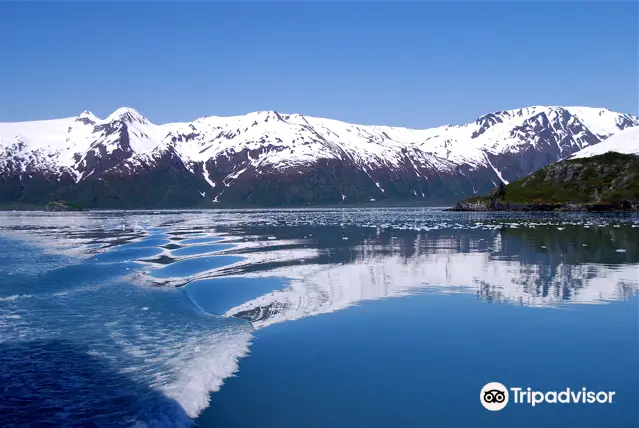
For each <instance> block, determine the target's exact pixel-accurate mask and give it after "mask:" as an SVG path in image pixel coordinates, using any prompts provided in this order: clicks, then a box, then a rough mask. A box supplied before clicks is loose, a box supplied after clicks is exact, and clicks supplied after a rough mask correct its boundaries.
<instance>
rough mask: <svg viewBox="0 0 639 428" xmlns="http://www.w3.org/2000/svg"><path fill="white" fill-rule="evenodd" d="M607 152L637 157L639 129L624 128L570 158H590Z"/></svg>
mask: <svg viewBox="0 0 639 428" xmlns="http://www.w3.org/2000/svg"><path fill="white" fill-rule="evenodd" d="M608 152H617V153H623V154H627V155H639V127H633V128H626V129H624V130H623V131H619V132H618V133H616V134H614V135H612V136H611V137H609V138H606V139H605V140H604V141H602V142H601V143H599V144H597V145H595V146H589V147H586V148H584V149H582V150H579V151H578V152H577V153H575V154H574V155H572V156H571V157H570V158H571V159H579V158H590V157H593V156H597V155H603V154H604V153H608Z"/></svg>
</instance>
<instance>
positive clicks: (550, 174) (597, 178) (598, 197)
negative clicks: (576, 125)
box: [467, 152, 639, 204]
mask: <svg viewBox="0 0 639 428" xmlns="http://www.w3.org/2000/svg"><path fill="white" fill-rule="evenodd" d="M488 198H494V199H496V200H497V201H500V202H503V203H506V204H614V203H621V202H622V201H639V156H635V155H625V154H621V153H615V152H609V153H606V154H603V155H599V156H594V157H591V158H585V159H570V160H565V161H562V162H558V163H555V164H552V165H549V166H547V167H545V168H542V169H540V170H539V171H537V172H534V173H532V174H531V175H529V176H527V177H525V178H522V179H520V180H517V181H515V182H513V183H510V184H508V185H507V186H505V187H504V188H503V189H502V190H501V191H500V189H499V188H498V189H496V190H495V191H493V192H492V194H491V195H489V196H484V197H476V198H472V200H474V201H479V200H483V199H488ZM469 201H471V200H467V202H469Z"/></svg>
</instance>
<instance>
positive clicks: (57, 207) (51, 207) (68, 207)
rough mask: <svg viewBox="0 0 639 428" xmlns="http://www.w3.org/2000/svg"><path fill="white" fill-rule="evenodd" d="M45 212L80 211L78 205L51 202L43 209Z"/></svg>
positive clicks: (66, 202)
mask: <svg viewBox="0 0 639 428" xmlns="http://www.w3.org/2000/svg"><path fill="white" fill-rule="evenodd" d="M44 210H45V211H82V207H81V206H80V205H77V204H74V203H72V202H68V201H52V202H49V203H48V204H47V205H46V206H45V207H44Z"/></svg>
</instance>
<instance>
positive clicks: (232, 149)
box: [0, 106, 639, 207]
mask: <svg viewBox="0 0 639 428" xmlns="http://www.w3.org/2000/svg"><path fill="white" fill-rule="evenodd" d="M638 125H639V119H638V118H637V117H634V116H631V115H627V114H621V113H615V112H613V111H610V110H607V109H597V108H588V107H540V106H537V107H527V108H523V109H519V110H510V111H501V112H495V113H490V114H487V115H485V116H482V117H480V118H479V119H477V120H476V121H475V122H473V123H470V124H465V125H455V126H442V127H439V128H432V129H423V130H416V129H407V128H399V127H388V126H364V125H353V124H348V123H344V122H340V121H337V120H330V119H321V118H315V117H308V116H302V115H299V114H282V113H278V112H274V111H263V112H256V113H249V114H247V115H244V116H234V117H203V118H199V119H197V120H195V121H193V122H188V123H169V124H164V125H156V124H154V123H152V122H151V121H150V120H148V119H147V118H145V117H144V116H142V115H141V114H140V113H138V112H137V111H135V110H134V109H131V108H120V109H118V110H116V111H115V112H113V113H112V114H111V115H109V116H108V117H107V118H106V119H100V118H98V117H96V116H95V115H94V114H92V113H91V112H87V111H85V112H83V113H82V114H80V115H79V116H78V117H72V118H66V119H56V120H46V121H35V122H19V123H0V202H2V203H7V202H24V203H42V202H46V201H48V200H51V199H54V198H59V199H68V200H72V201H76V202H78V203H81V204H83V205H85V206H89V207H146V206H148V207H155V206H176V207H182V206H196V205H201V206H205V205H206V204H207V203H209V204H210V203H211V202H226V203H231V204H238V205H243V204H249V205H256V204H257V205H284V204H308V203H333V204H335V203H345V204H347V203H354V202H368V201H372V200H377V201H380V200H385V199H413V200H421V201H430V202H439V201H453V200H456V199H460V198H462V197H465V196H469V195H472V194H475V193H485V192H487V191H489V190H490V189H492V188H493V187H494V186H495V185H497V184H498V183H499V182H504V183H508V182H509V181H512V180H515V179H517V178H520V177H522V176H525V175H527V174H529V173H530V172H532V171H534V170H537V169H539V168H541V167H543V166H545V165H547V164H549V163H551V162H555V161H557V160H559V159H563V158H565V157H568V156H570V155H571V154H573V153H575V152H577V151H579V150H581V149H584V148H586V147H589V146H593V145H595V144H598V143H599V142H601V141H603V140H604V139H606V138H608V137H610V136H611V135H614V134H616V133H618V132H619V131H622V130H624V129H626V128H629V127H634V126H638Z"/></svg>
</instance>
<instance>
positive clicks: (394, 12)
mask: <svg viewBox="0 0 639 428" xmlns="http://www.w3.org/2000/svg"><path fill="white" fill-rule="evenodd" d="M638 17H639V8H638V4H637V2H608V3H605V2H600V3H599V2H597V3H596V2H566V3H559V2H530V3H528V2H468V3H462V2H448V3H434V2H423V3H364V2H354V3H336V2H332V3H309V2H299V3H294V2H286V3H266V2H259V3H246V2H242V3H214V2H207V3H204V2H198V3H187V4H185V3H182V4H179V3H167V2H162V3H155V2H154V3H151V2H135V3H133V2H130V3H94V2H88V3H80V2H71V3H51V2H49V3H6V2H4V3H0V54H1V58H2V65H1V66H0V121H5V122H6V121H20V120H36V119H48V118H54V117H68V116H76V115H78V114H79V113H80V112H82V111H83V110H85V109H87V110H91V111H93V112H94V113H96V114H97V115H98V116H100V117H105V116H106V115H108V114H109V113H110V112H111V111H113V110H115V109H116V108H118V107H121V106H130V107H134V108H136V109H137V110H139V111H140V112H141V113H142V114H144V115H145V116H147V117H148V118H150V119H151V120H152V121H153V122H155V123H164V122H169V121H185V120H193V119H195V118H197V117H200V116H206V115H220V116H225V115H235V114H245V113H248V112H251V111H258V110H277V111H280V112H284V113H301V114H306V115H311V116H320V117H329V118H334V119H339V120H344V121H348V122H354V123H362V124H384V125H401V126H409V127H416V128H426V127H431V126H438V125H443V124H449V123H450V124H457V123H465V122H470V121H472V120H474V119H475V118H477V117H478V116H480V115H482V114H484V113H488V112H490V111H495V110H505V109H511V108H519V107H524V106H528V105H587V106H600V107H607V108H610V109H612V110H616V111H623V112H627V113H632V114H638V113H639V111H638V110H639V107H638V98H639V87H638V82H637V80H638V75H639V73H638V72H639V70H638V59H639V46H638V44H639V42H638V31H639V28H638V19H639V18H638Z"/></svg>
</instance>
